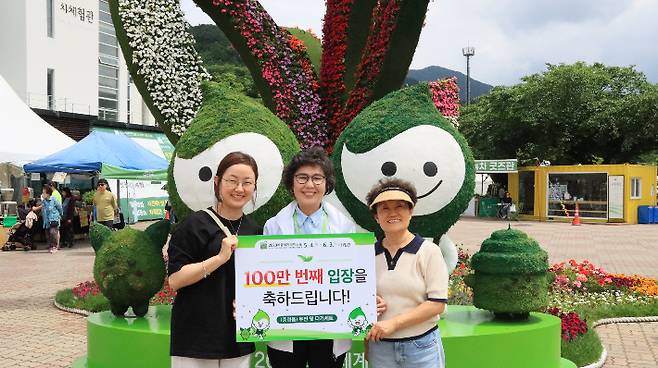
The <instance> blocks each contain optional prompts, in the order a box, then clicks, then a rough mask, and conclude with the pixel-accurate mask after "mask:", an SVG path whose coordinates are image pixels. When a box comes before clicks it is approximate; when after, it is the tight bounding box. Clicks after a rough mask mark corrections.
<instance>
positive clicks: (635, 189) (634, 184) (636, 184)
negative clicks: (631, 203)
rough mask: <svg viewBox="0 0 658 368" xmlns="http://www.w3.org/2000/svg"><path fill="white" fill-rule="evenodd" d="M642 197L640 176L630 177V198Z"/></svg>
mask: <svg viewBox="0 0 658 368" xmlns="http://www.w3.org/2000/svg"><path fill="white" fill-rule="evenodd" d="M641 197H642V178H631V199H640V198H641Z"/></svg>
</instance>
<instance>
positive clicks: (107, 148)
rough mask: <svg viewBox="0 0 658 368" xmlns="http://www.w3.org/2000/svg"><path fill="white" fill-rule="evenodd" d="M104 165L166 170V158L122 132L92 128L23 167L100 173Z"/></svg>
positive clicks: (37, 169)
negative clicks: (83, 135) (61, 147)
mask: <svg viewBox="0 0 658 368" xmlns="http://www.w3.org/2000/svg"><path fill="white" fill-rule="evenodd" d="M103 164H106V165H112V166H114V167H119V168H123V169H129V170H158V169H166V168H167V166H168V165H169V163H168V162H167V160H165V159H164V158H162V157H160V156H158V155H156V154H154V153H152V152H151V151H149V150H147V149H146V148H143V147H142V146H140V145H139V144H137V143H136V142H135V141H133V140H132V139H130V138H128V137H126V136H125V135H123V134H111V133H104V132H98V131H92V132H91V134H89V135H88V136H87V137H85V138H84V139H83V140H81V141H79V142H78V143H76V144H74V145H72V146H70V147H68V148H65V149H63V150H61V151H59V152H55V153H53V154H52V155H50V156H46V157H44V158H42V159H40V160H36V161H34V162H32V163H29V164H26V165H24V166H23V170H25V172H26V173H31V172H65V173H90V172H100V171H101V169H102V167H103Z"/></svg>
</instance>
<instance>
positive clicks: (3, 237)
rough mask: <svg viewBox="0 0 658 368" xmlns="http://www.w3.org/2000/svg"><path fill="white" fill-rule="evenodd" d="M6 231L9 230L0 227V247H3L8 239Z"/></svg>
mask: <svg viewBox="0 0 658 368" xmlns="http://www.w3.org/2000/svg"><path fill="white" fill-rule="evenodd" d="M8 231H9V228H7V227H0V247H1V246H3V245H5V243H6V242H7V238H8V235H7V232H8Z"/></svg>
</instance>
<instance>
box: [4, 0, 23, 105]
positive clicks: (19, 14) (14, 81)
mask: <svg viewBox="0 0 658 368" xmlns="http://www.w3.org/2000/svg"><path fill="white" fill-rule="evenodd" d="M25 3H26V2H25V1H3V3H2V7H0V9H1V10H2V11H0V75H2V76H3V77H4V78H5V80H6V81H7V83H9V85H10V86H11V87H12V88H13V89H14V91H15V92H16V94H18V95H19V96H20V97H21V98H22V99H25V96H26V94H27V86H26V84H27V77H26V74H27V72H26V64H27V62H26V57H27V50H26V42H25V29H26V14H25Z"/></svg>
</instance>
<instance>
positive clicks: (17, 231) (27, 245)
mask: <svg viewBox="0 0 658 368" xmlns="http://www.w3.org/2000/svg"><path fill="white" fill-rule="evenodd" d="M31 208H32V207H31V206H29V205H28V207H27V208H25V209H23V208H19V209H18V222H17V223H16V224H15V225H14V226H12V227H11V228H10V229H9V233H8V235H9V237H8V239H7V242H6V243H5V244H4V245H3V246H2V250H16V248H17V244H19V246H20V247H21V248H23V250H25V251H27V250H32V249H36V246H35V245H34V243H33V241H32V236H33V235H34V233H35V232H36V231H38V230H37V229H39V225H38V224H37V222H38V221H37V219H35V218H34V217H36V216H33V215H30V217H32V220H31V221H30V220H28V218H27V217H28V214H29V213H30V209H31ZM28 225H32V227H29V226H28Z"/></svg>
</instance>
